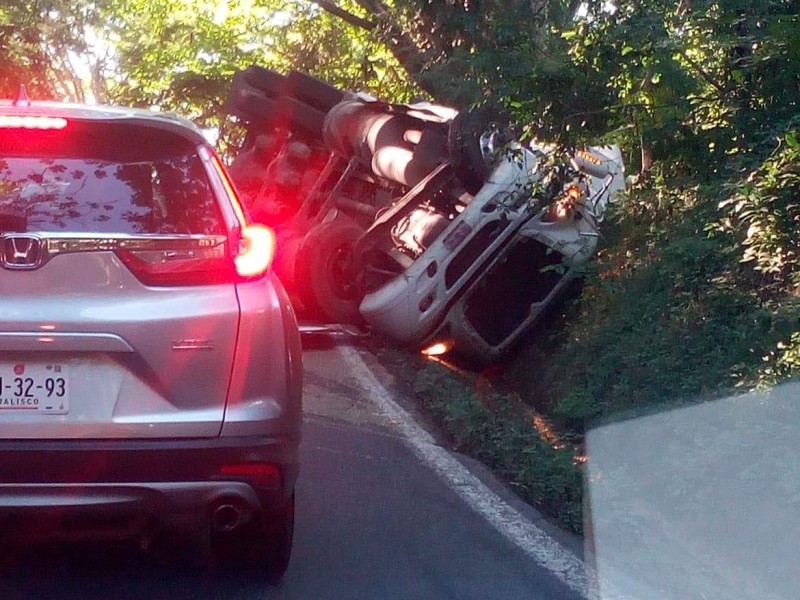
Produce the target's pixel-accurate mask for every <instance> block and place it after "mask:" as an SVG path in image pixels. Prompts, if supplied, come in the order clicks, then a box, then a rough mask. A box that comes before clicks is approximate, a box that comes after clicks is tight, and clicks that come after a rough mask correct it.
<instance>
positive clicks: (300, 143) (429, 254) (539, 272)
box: [226, 65, 624, 363]
mask: <svg viewBox="0 0 800 600" xmlns="http://www.w3.org/2000/svg"><path fill="white" fill-rule="evenodd" d="M226 110H227V112H228V113H229V114H231V115H233V116H235V117H236V119H237V121H239V122H241V123H243V124H244V125H245V127H246V135H245V137H244V142H243V143H242V145H241V147H240V149H239V151H238V153H237V156H236V157H235V159H234V161H233V163H232V164H231V174H232V177H233V178H234V181H235V184H236V185H237V187H238V188H239V191H240V193H241V194H242V196H243V198H244V201H245V204H246V205H247V207H248V210H249V212H250V214H251V217H252V218H253V219H255V220H258V221H261V222H263V223H266V224H268V225H270V226H272V227H273V228H274V230H275V232H276V235H277V237H278V242H279V244H278V248H279V251H278V255H277V256H276V265H275V268H276V270H277V272H278V275H279V277H280V278H281V279H282V281H283V282H284V285H285V286H286V287H287V289H288V290H289V293H290V296H291V297H292V299H293V302H294V303H295V304H296V306H297V309H298V311H299V312H300V313H301V314H306V315H308V316H309V317H312V318H316V319H319V320H321V321H324V322H337V323H353V324H366V325H367V326H368V327H369V328H371V329H372V330H374V331H378V332H381V333H382V334H384V335H387V336H389V337H391V338H393V339H394V340H396V341H398V342H402V343H405V344H410V345H415V346H417V347H420V348H434V347H435V348H436V349H437V350H439V351H447V350H455V351H457V352H458V353H459V354H461V355H462V356H466V357H470V358H472V359H476V360H478V361H480V362H483V363H486V362H491V361H495V360H498V359H500V358H501V357H503V356H504V355H505V354H506V353H507V352H508V351H509V350H510V349H511V348H512V347H513V346H514V345H515V343H516V342H517V341H518V340H519V339H520V337H521V336H522V335H523V333H524V332H525V331H527V330H528V329H529V328H530V327H531V326H532V325H533V324H534V323H535V322H536V321H537V320H538V319H539V318H541V317H542V315H544V314H545V312H546V309H547V308H548V307H550V306H551V305H553V304H554V303H555V302H557V301H558V300H559V299H560V297H561V295H562V294H563V292H564V291H565V290H566V288H567V286H568V284H569V282H570V281H571V280H572V279H573V278H574V277H575V276H576V274H577V273H579V272H580V269H581V267H582V266H583V265H584V264H585V263H586V262H587V261H589V260H590V259H591V258H592V256H593V255H594V252H595V248H596V244H597V238H598V228H599V226H600V224H601V222H602V220H603V215H604V212H605V209H606V205H607V203H608V202H609V199H610V198H611V197H612V195H613V194H614V193H616V192H617V191H619V190H621V189H623V186H624V183H623V181H624V177H623V164H622V157H621V154H620V151H619V149H618V148H616V147H613V146H607V147H589V148H586V149H583V150H580V151H577V152H575V153H574V154H573V155H572V156H571V157H569V160H558V159H557V155H556V151H555V149H554V148H552V147H549V146H546V145H539V144H535V143H532V144H527V145H523V144H521V143H520V142H519V141H517V140H516V139H515V138H514V136H513V135H512V134H511V132H510V131H509V129H508V128H506V127H505V126H504V125H503V124H502V123H497V122H495V121H494V119H493V115H492V113H491V112H490V111H487V110H486V109H480V110H474V111H465V112H458V111H455V110H452V109H450V108H447V107H444V106H438V105H434V104H427V103H425V104H413V105H403V104H392V103H388V102H383V101H379V100H377V99H375V98H372V97H370V96H368V95H366V94H360V93H353V92H347V91H342V90H338V89H336V88H334V87H332V86H329V85H327V84H326V83H324V82H322V81H320V80H318V79H315V78H313V77H311V76H309V75H307V74H305V73H300V72H297V71H292V72H290V73H288V74H286V75H283V74H280V73H277V72H275V71H271V70H268V69H265V68H263V67H260V66H258V65H252V66H250V67H248V68H247V69H245V70H244V71H241V72H239V73H237V74H236V76H235V77H234V80H233V82H232V86H231V89H230V93H229V95H228V98H227V101H226Z"/></svg>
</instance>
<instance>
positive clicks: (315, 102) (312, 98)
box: [286, 71, 344, 112]
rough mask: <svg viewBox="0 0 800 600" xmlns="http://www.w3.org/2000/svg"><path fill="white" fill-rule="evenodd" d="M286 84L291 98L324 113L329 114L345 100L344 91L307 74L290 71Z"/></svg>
mask: <svg viewBox="0 0 800 600" xmlns="http://www.w3.org/2000/svg"><path fill="white" fill-rule="evenodd" d="M286 82H287V84H288V85H287V91H288V94H289V95H290V96H292V97H294V98H297V99H298V100H300V102H304V103H305V104H308V105H309V106H312V107H314V108H316V109H317V110H321V111H322V112H328V111H329V110H330V109H331V108H333V107H334V106H336V105H337V104H339V102H341V101H342V100H343V99H344V92H343V91H341V90H339V89H336V88H335V87H333V86H332V85H329V84H327V83H325V82H324V81H322V80H320V79H317V78H316V77H312V76H311V75H308V74H307V73H302V72H300V71H290V72H289V74H288V75H287V76H286Z"/></svg>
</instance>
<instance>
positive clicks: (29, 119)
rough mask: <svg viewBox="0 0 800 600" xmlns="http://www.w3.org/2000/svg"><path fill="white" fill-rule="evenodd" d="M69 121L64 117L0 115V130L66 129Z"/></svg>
mask: <svg viewBox="0 0 800 600" xmlns="http://www.w3.org/2000/svg"><path fill="white" fill-rule="evenodd" d="M66 126H67V120H66V119H64V118H62V117H41V116H25V115H0V129H40V130H43V129H64V128H65V127H66Z"/></svg>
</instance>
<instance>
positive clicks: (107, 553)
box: [0, 542, 280, 600]
mask: <svg viewBox="0 0 800 600" xmlns="http://www.w3.org/2000/svg"><path fill="white" fill-rule="evenodd" d="M268 589H269V588H267V586H266V585H265V584H264V583H263V581H259V580H258V578H257V577H256V576H254V575H244V574H237V575H229V576H226V575H225V574H213V575H212V574H210V573H204V572H202V571H201V570H197V571H192V569H190V568H189V567H185V566H176V565H164V564H158V563H157V562H156V561H155V559H153V558H152V557H151V556H149V555H146V554H145V553H143V552H141V551H139V549H138V548H137V547H136V546H135V545H133V544H129V543H119V542H116V543H102V544H101V543H93V544H59V545H47V546H44V545H24V546H19V547H17V548H8V547H6V548H5V549H4V551H3V553H2V555H0V598H3V599H4V600H26V599H28V598H30V599H31V600H33V599H37V600H40V599H48V600H49V599H53V600H61V599H80V600H95V599H98V600H99V599H103V600H110V599H114V600H128V599H134V598H135V599H137V600H141V599H146V600H162V599H164V600H183V599H187V600H188V599H198V598H199V599H203V598H226V599H228V598H230V599H233V598H254V597H259V598H264V597H265V595H264V594H265V591H266V590H268ZM279 589H280V588H279V587H277V588H274V591H276V592H277V590H279Z"/></svg>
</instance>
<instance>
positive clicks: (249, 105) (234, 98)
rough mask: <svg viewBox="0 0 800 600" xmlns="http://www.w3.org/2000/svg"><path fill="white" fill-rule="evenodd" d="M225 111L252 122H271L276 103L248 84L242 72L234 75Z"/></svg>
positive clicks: (224, 105)
mask: <svg viewBox="0 0 800 600" xmlns="http://www.w3.org/2000/svg"><path fill="white" fill-rule="evenodd" d="M223 109H224V110H225V112H227V113H229V114H232V115H236V116H237V117H239V118H241V119H244V120H245V121H250V122H252V121H269V120H270V119H273V118H274V117H275V101H274V100H271V99H269V98H268V97H267V96H266V95H265V94H264V92H262V91H261V90H259V89H258V88H256V87H253V86H252V85H250V84H249V83H247V81H245V78H244V72H242V71H240V72H239V73H237V74H236V75H234V77H233V82H232V83H231V89H230V90H229V91H228V97H227V98H226V99H225V103H224V104H223Z"/></svg>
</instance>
